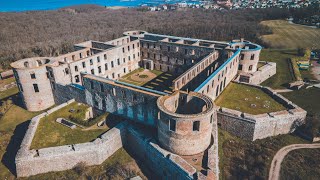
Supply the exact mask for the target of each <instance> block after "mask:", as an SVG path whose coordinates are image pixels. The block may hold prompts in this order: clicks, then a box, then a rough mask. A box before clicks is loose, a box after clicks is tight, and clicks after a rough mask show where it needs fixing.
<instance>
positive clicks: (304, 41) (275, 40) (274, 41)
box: [261, 20, 320, 49]
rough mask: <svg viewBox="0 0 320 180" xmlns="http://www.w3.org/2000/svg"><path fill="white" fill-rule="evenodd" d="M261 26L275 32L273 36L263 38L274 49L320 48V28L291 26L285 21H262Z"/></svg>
mask: <svg viewBox="0 0 320 180" xmlns="http://www.w3.org/2000/svg"><path fill="white" fill-rule="evenodd" d="M261 24H263V25H266V26H269V27H270V28H271V29H272V31H273V34H271V35H263V36H262V37H261V39H262V40H263V41H264V42H266V43H268V44H270V46H271V47H272V48H286V49H295V48H299V47H302V48H306V47H309V48H312V47H314V48H320V42H319V37H320V29H319V28H318V29H316V28H311V27H307V26H303V25H296V24H290V23H289V22H287V21H285V20H270V21H262V22H261Z"/></svg>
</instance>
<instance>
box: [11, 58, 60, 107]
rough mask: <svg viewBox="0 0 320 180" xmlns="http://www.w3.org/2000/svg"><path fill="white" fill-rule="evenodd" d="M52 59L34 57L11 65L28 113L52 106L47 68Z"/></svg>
mask: <svg viewBox="0 0 320 180" xmlns="http://www.w3.org/2000/svg"><path fill="white" fill-rule="evenodd" d="M53 63H54V61H53V60H52V59H49V58H46V57H36V58H27V59H22V60H19V61H16V62H13V63H11V67H12V69H13V72H14V76H15V78H16V81H17V86H18V88H19V91H20V95H21V96H22V99H23V103H24V105H25V107H26V109H27V110H28V111H41V110H44V109H47V108H49V107H51V106H52V105H54V96H53V91H52V86H51V82H50V79H49V76H50V75H49V72H48V71H47V66H48V65H50V64H53Z"/></svg>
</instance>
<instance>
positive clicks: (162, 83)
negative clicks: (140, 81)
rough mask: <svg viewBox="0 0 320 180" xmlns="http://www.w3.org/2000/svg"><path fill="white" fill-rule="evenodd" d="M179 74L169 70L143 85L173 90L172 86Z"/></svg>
mask: <svg viewBox="0 0 320 180" xmlns="http://www.w3.org/2000/svg"><path fill="white" fill-rule="evenodd" d="M176 77H177V76H176V75H174V74H171V73H168V72H163V73H161V74H160V75H159V76H157V77H156V78H154V79H152V80H150V81H148V82H147V83H145V84H144V85H143V87H146V88H150V87H151V89H153V90H157V91H172V89H171V88H170V87H171V86H172V81H173V80H174V79H175V78H176Z"/></svg>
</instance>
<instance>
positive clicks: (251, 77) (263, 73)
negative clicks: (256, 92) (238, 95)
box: [237, 61, 277, 84]
mask: <svg viewBox="0 0 320 180" xmlns="http://www.w3.org/2000/svg"><path fill="white" fill-rule="evenodd" d="M259 63H263V64H264V65H263V66H261V67H260V68H258V70H257V71H256V72H253V73H245V72H241V73H239V76H238V78H237V80H239V81H241V82H245V83H250V84H260V83H262V82H263V81H265V80H267V79H268V78H270V77H271V76H273V75H275V74H276V73H277V64H276V63H274V62H267V61H259Z"/></svg>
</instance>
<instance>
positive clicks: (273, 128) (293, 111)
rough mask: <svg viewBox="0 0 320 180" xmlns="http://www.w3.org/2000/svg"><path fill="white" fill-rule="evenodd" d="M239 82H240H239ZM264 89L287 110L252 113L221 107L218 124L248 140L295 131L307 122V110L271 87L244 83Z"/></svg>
mask: <svg viewBox="0 0 320 180" xmlns="http://www.w3.org/2000/svg"><path fill="white" fill-rule="evenodd" d="M238 83H239V82H238ZM242 84H245V85H248V86H253V87H256V88H259V89H261V90H263V91H264V92H265V93H267V94H268V95H270V96H271V97H272V98H273V99H274V100H276V101H277V102H279V103H281V104H282V105H283V106H285V107H286V108H287V110H283V111H277V112H271V113H264V114H258V115H252V114H248V113H244V112H240V111H237V110H233V109H228V108H223V107H221V108H219V110H218V112H217V114H218V126H219V127H220V128H221V129H223V130H226V131H228V132H229V133H231V134H233V135H235V136H238V137H240V138H243V139H247V140H256V139H263V138H266V137H270V136H276V135H279V134H288V133H291V132H293V131H294V130H295V129H296V127H298V126H300V125H302V124H304V123H305V118H306V115H307V112H306V111H305V110H303V109H302V108H300V107H299V106H297V105H296V104H294V103H292V102H291V101H289V100H288V99H286V98H285V97H283V96H282V95H280V94H278V93H276V92H274V91H273V90H272V89H271V88H268V87H263V86H260V85H253V84H247V83H242Z"/></svg>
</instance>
